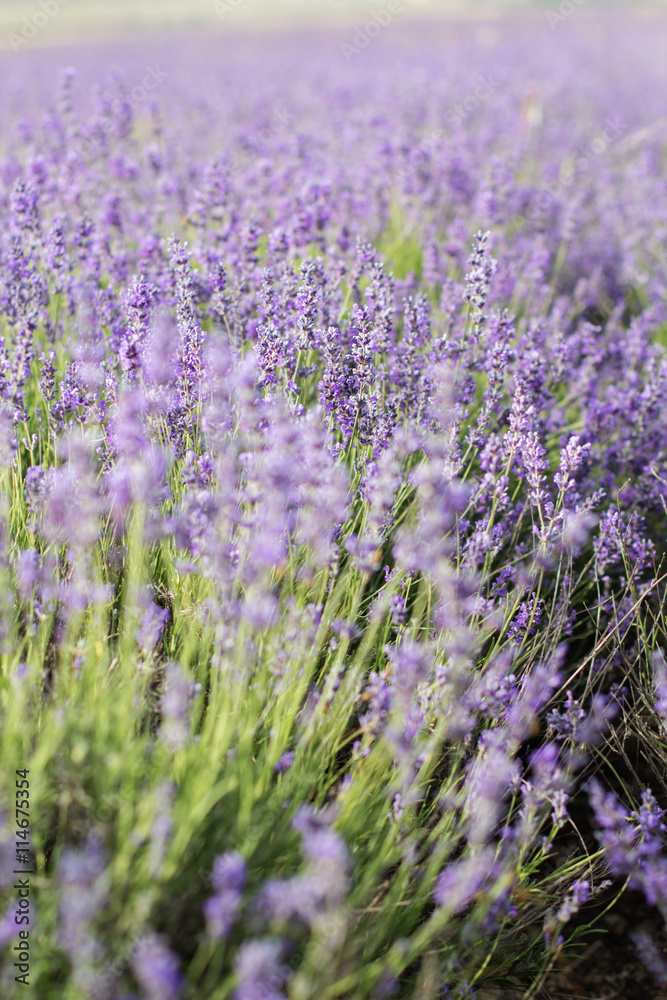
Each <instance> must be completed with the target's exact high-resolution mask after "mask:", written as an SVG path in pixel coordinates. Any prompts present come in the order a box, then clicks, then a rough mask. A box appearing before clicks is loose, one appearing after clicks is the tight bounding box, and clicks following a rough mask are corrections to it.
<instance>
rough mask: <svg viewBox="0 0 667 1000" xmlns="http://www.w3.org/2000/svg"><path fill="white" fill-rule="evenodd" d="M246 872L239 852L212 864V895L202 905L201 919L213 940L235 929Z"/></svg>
mask: <svg viewBox="0 0 667 1000" xmlns="http://www.w3.org/2000/svg"><path fill="white" fill-rule="evenodd" d="M246 872H247V867H246V862H245V858H244V857H243V855H242V854H240V853H239V852H238V851H229V852H228V853H227V854H220V855H218V857H217V858H216V859H215V861H214V862H213V870H212V872H211V884H212V886H213V888H214V889H215V893H214V895H212V896H210V897H209V898H208V899H207V900H206V902H205V903H204V916H205V917H206V925H207V929H208V932H209V934H210V935H211V937H212V938H213V939H215V940H222V939H224V938H226V937H227V935H228V934H229V932H230V930H231V929H232V927H233V926H234V922H235V920H236V916H237V913H238V910H239V907H240V905H241V897H242V890H243V886H244V884H245V880H246Z"/></svg>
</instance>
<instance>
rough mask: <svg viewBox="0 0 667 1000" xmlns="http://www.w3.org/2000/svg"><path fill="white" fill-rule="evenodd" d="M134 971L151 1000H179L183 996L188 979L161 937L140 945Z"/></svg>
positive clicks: (151, 937)
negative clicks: (184, 976)
mask: <svg viewBox="0 0 667 1000" xmlns="http://www.w3.org/2000/svg"><path fill="white" fill-rule="evenodd" d="M132 969H133V971H134V974H135V976H136V977H137V980H138V982H139V984H140V985H141V987H142V989H143V990H144V991H145V993H146V997H147V1000H178V998H179V997H180V996H181V993H182V989H183V984H184V980H183V976H182V974H181V971H180V968H179V962H178V959H177V958H176V956H175V955H174V954H173V952H171V951H170V950H169V948H168V947H167V945H166V943H165V942H164V939H163V938H161V937H160V936H158V935H157V934H148V935H146V936H145V937H143V938H141V939H140V940H139V941H138V942H137V945H136V947H135V948H134V951H133V952H132Z"/></svg>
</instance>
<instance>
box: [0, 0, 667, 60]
mask: <svg viewBox="0 0 667 1000" xmlns="http://www.w3.org/2000/svg"><path fill="white" fill-rule="evenodd" d="M389 2H390V0H0V47H1V48H5V49H7V48H9V49H14V50H15V51H17V50H18V48H24V47H25V46H27V45H30V47H33V46H50V45H57V44H61V43H63V42H71V41H82V42H85V41H87V40H90V39H95V38H98V39H107V40H108V39H109V38H110V37H111V36H126V35H127V31H128V29H129V30H133V31H136V32H137V33H139V32H145V31H148V32H151V31H155V30H163V29H169V28H174V27H178V28H188V27H191V28H204V27H208V28H210V29H211V30H223V31H224V30H229V29H231V30H239V29H242V28H244V27H248V28H254V27H257V26H261V27H270V26H272V25H275V26H277V27H279V26H281V25H285V26H287V27H289V26H291V25H294V24H295V23H296V24H304V25H305V24H310V23H313V22H315V23H316V22H320V23H323V24H326V23H331V24H345V23H351V24H363V23H364V20H363V19H364V18H367V17H368V16H369V15H370V16H372V14H373V12H374V11H378V12H379V11H381V10H383V9H385V8H387V7H388V5H389ZM394 2H395V3H398V2H400V4H401V6H400V12H401V19H402V20H403V21H405V19H406V17H407V18H414V19H423V18H434V17H436V18H437V17H440V16H442V15H449V16H457V17H466V18H467V17H475V18H488V17H498V16H501V15H503V14H504V13H506V12H508V11H509V12H512V11H533V12H534V13H535V14H536V15H538V16H542V17H546V15H547V13H548V12H549V11H552V12H554V13H556V14H557V12H558V10H559V6H560V5H562V3H563V0H394ZM564 2H565V3H566V4H569V5H570V6H573V7H575V9H576V8H578V7H585V8H586V9H587V10H589V11H593V10H594V9H597V10H600V9H605V8H606V9H608V10H610V11H611V10H614V9H617V8H619V7H632V8H634V9H636V11H637V12H643V11H646V12H647V13H648V12H650V11H652V10H656V9H657V10H660V9H662V10H664V9H667V0H653V2H651V3H643V2H634V3H633V2H632V0H564Z"/></svg>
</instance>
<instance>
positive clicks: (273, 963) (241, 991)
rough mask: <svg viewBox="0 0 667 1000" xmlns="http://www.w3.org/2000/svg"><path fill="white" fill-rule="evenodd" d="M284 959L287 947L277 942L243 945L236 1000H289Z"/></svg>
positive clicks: (238, 958)
mask: <svg viewBox="0 0 667 1000" xmlns="http://www.w3.org/2000/svg"><path fill="white" fill-rule="evenodd" d="M284 955H285V947H284V945H283V943H282V942H281V941H279V940H276V939H274V938H262V939H259V940H255V941H247V942H246V943H245V944H243V945H241V947H240V948H239V950H238V954H237V956H236V960H235V962H234V971H235V972H236V976H237V986H236V990H235V992H234V1000H287V998H286V994H285V992H284V990H283V987H284V986H285V985H286V983H287V981H288V978H289V969H288V967H287V966H286V965H285V964H284V962H283V958H284ZM156 1000H157V998H156Z"/></svg>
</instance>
